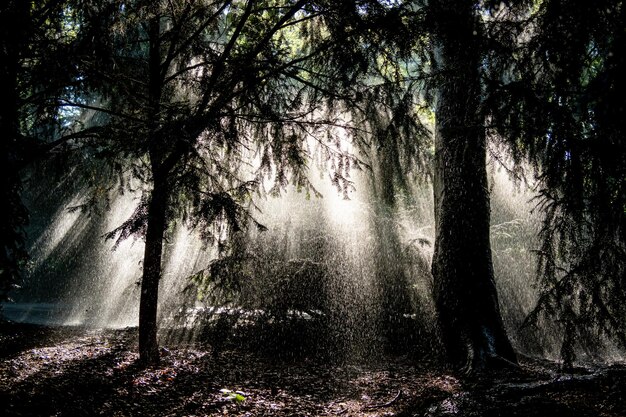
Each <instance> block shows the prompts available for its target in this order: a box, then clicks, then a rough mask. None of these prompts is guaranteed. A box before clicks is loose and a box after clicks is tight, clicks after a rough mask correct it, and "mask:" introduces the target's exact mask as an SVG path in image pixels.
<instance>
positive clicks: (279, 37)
mask: <svg viewBox="0 0 626 417" xmlns="http://www.w3.org/2000/svg"><path fill="white" fill-rule="evenodd" d="M305 6H306V7H305ZM107 11H108V13H107ZM85 13H86V14H87V16H86V17H85V19H86V21H87V22H89V21H93V23H92V24H93V25H98V26H99V27H102V28H103V29H104V30H103V31H102V35H101V39H100V40H99V41H98V44H99V45H100V49H101V53H100V54H99V60H98V61H95V62H93V63H92V64H91V66H90V67H89V68H88V69H87V73H90V72H93V73H94V74H97V75H96V78H98V79H100V80H102V85H101V86H100V88H99V89H95V90H94V96H95V95H96V93H97V94H98V98H97V100H98V101H97V102H96V101H94V100H92V101H89V100H88V97H87V99H81V100H75V101H72V102H69V101H68V102H67V103H66V104H67V106H69V107H75V108H87V109H92V110H94V111H96V112H99V113H102V114H106V115H107V118H108V121H107V123H106V125H105V126H106V134H103V135H101V137H100V140H99V141H98V142H97V146H98V147H99V148H100V149H102V152H101V155H102V156H103V157H105V158H106V159H107V160H109V162H110V163H111V164H117V165H118V166H119V170H120V173H121V177H128V176H132V177H134V178H135V179H136V180H140V181H142V182H143V183H144V184H146V185H147V186H146V187H145V188H144V197H143V198H142V200H141V202H140V203H139V205H138V207H137V209H136V211H135V214H134V215H133V216H132V217H131V218H130V219H128V221H126V222H125V223H124V224H123V225H121V226H120V227H119V228H118V229H116V230H114V231H112V232H111V233H110V234H109V237H117V238H118V239H124V238H127V237H129V236H131V235H136V236H142V237H145V252H144V260H143V277H142V283H141V299H140V316H139V352H140V359H141V361H142V362H143V363H145V364H153V363H156V362H158V360H159V352H158V344H157V317H158V316H157V302H158V288H159V280H160V278H161V271H162V269H161V268H162V265H161V264H162V253H163V241H164V239H165V236H166V235H167V232H168V228H169V226H170V225H172V224H173V223H174V222H175V221H177V220H179V221H180V220H183V221H185V222H186V223H187V225H188V226H190V227H192V228H194V229H196V230H199V231H200V232H201V233H202V235H203V236H204V237H205V238H207V240H209V239H213V240H214V241H216V242H217V243H218V244H221V243H222V242H223V240H224V239H225V237H226V236H228V234H229V230H230V231H236V230H239V229H240V228H242V227H244V224H245V223H246V222H247V221H252V222H253V223H254V220H253V219H252V218H251V216H250V214H249V210H248V205H249V204H250V200H251V195H252V193H253V192H257V191H263V189H264V187H265V183H266V182H267V181H266V180H267V179H268V178H271V179H272V180H273V186H272V188H271V189H270V190H269V191H270V192H279V191H280V190H281V189H282V188H284V187H285V186H286V185H287V184H288V183H293V184H294V185H295V186H296V187H297V188H298V189H300V190H304V191H306V192H307V193H310V192H313V193H315V192H316V191H315V190H314V189H313V188H312V187H311V185H310V183H309V182H308V180H307V178H306V175H305V165H306V161H307V155H308V152H309V151H308V146H309V142H310V140H311V138H312V139H313V140H314V141H317V144H318V146H321V147H322V148H323V152H324V153H325V155H326V156H327V157H328V158H332V159H335V160H340V161H341V163H339V164H338V166H347V165H349V161H350V160H352V159H353V158H352V157H351V156H350V155H347V154H344V153H342V152H340V151H339V150H338V149H337V148H336V147H335V145H334V143H335V141H332V142H330V143H328V142H326V141H322V140H319V137H320V136H319V135H316V133H319V129H320V128H321V127H324V126H336V127H338V128H342V127H343V124H342V123H341V122H340V121H339V120H336V119H334V118H332V117H331V116H330V114H331V113H330V112H329V111H328V109H327V108H325V106H324V105H325V102H324V100H323V97H324V96H323V95H322V94H321V93H320V92H321V91H324V88H323V87H322V85H324V84H325V85H326V88H328V87H329V86H330V85H331V84H332V79H333V72H332V71H325V72H323V73H322V72H317V71H315V68H316V67H317V68H321V67H322V66H323V65H327V64H326V63H325V60H324V57H323V55H324V54H325V53H326V52H327V51H329V50H330V49H332V48H333V47H335V45H337V44H338V41H337V40H336V39H330V38H329V37H328V35H327V34H325V33H324V32H323V31H322V30H321V29H320V27H321V19H320V16H321V12H320V9H317V8H316V7H314V6H311V5H308V2H306V1H303V0H298V1H289V2H273V1H268V2H255V1H223V2H203V1H199V2H182V1H180V2H157V3H154V2H141V1H139V2H125V1H115V2H111V3H107V4H106V5H104V6H102V8H100V9H98V10H94V11H93V12H90V11H87V12H85ZM89 13H92V16H93V19H92V17H90V16H89ZM298 35H300V36H302V37H303V38H304V39H307V40H308V41H309V42H303V41H302V40H299V39H297V36H298ZM322 74H323V75H322ZM103 127H104V126H103ZM254 159H256V160H257V161H258V162H257V163H256V166H255V165H254V163H250V162H249V161H250V160H254ZM343 174H344V172H343V169H342V168H338V169H337V172H335V174H334V178H335V181H336V182H337V183H338V184H339V183H341V182H342V181H343Z"/></svg>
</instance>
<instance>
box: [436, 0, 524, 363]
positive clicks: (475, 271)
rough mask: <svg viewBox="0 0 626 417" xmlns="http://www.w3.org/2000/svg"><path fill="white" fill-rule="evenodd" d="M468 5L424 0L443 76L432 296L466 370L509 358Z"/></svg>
mask: <svg viewBox="0 0 626 417" xmlns="http://www.w3.org/2000/svg"><path fill="white" fill-rule="evenodd" d="M473 3H474V2H473V1H468V0H463V1H459V0H439V1H435V2H433V3H431V7H432V12H433V14H434V15H433V18H434V19H435V21H436V22H437V29H436V42H435V51H434V55H435V61H436V64H437V69H438V70H439V71H442V79H443V81H442V82H441V84H440V85H439V86H438V95H437V105H436V118H437V122H436V132H435V178H434V192H435V220H436V237H435V250H434V254H433V264H432V272H433V277H434V297H435V303H436V306H437V310H438V315H439V325H440V329H441V332H442V338H443V342H444V344H445V346H446V350H447V354H448V358H449V359H450V360H451V362H452V363H453V365H454V366H456V367H461V366H464V367H465V368H466V370H468V371H470V370H479V369H482V368H484V367H487V366H491V365H493V364H496V363H498V359H500V361H499V362H500V363H502V359H504V360H506V361H510V362H515V361H516V358H515V353H514V351H513V349H512V347H511V344H510V342H509V340H508V337H507V335H506V333H505V330H504V326H503V322H502V318H501V315H500V309H499V305H498V297H497V293H496V287H495V283H494V278H493V266H492V259H491V247H490V241H489V226H490V224H489V223H490V207H489V190H488V184H487V172H486V138H485V130H484V126H483V123H484V121H483V119H482V117H481V115H480V111H479V107H480V95H481V88H480V73H479V66H480V60H481V57H480V52H479V51H480V49H479V42H478V40H477V39H478V36H476V35H478V33H477V31H478V30H479V29H478V27H477V25H476V17H475V16H474V10H473ZM494 360H495V361H494Z"/></svg>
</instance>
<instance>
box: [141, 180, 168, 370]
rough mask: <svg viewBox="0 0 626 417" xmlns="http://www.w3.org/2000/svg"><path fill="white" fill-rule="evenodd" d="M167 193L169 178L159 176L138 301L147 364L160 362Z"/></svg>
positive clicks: (151, 208)
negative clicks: (159, 315)
mask: <svg viewBox="0 0 626 417" xmlns="http://www.w3.org/2000/svg"><path fill="white" fill-rule="evenodd" d="M167 194H168V186H167V178H165V176H164V175H161V174H156V175H155V176H154V188H153V189H152V193H151V196H150V204H149V205H148V228H147V231H146V246H145V250H144V259H143V278H142V280H141V299H140V302H139V358H140V361H141V362H142V363H143V364H145V365H154V364H157V363H158V362H159V346H158V343H157V305H158V299H159V281H160V279H161V272H162V271H161V269H162V267H161V262H162V254H163V234H164V233H165V228H166V224H167V219H166V213H167Z"/></svg>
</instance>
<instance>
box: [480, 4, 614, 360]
mask: <svg viewBox="0 0 626 417" xmlns="http://www.w3.org/2000/svg"><path fill="white" fill-rule="evenodd" d="M503 15H506V16H507V17H506V18H509V17H508V16H510V15H511V11H508V10H506V11H504V12H503ZM516 20H517V25H518V26H519V25H520V24H523V26H524V27H526V30H525V31H521V30H519V29H518V32H517V33H518V36H517V37H516V38H514V39H515V42H510V43H509V45H508V46H506V45H504V42H502V39H501V40H500V42H499V45H500V47H501V50H502V51H506V53H508V54H509V55H510V56H511V55H512V56H514V57H515V59H508V60H507V63H506V68H505V69H503V68H502V67H500V68H494V72H496V73H499V74H502V73H503V72H505V73H506V74H507V76H506V77H502V76H501V75H499V76H498V77H497V79H496V80H492V81H494V82H493V83H491V84H490V88H489V89H488V92H489V95H490V100H489V101H488V103H487V107H488V108H489V112H490V115H491V117H492V119H493V121H494V123H493V126H494V128H495V129H494V130H495V132H496V133H497V135H498V136H499V138H500V141H501V142H503V144H504V145H505V146H506V147H507V148H508V149H510V150H511V153H512V155H513V156H514V158H515V159H516V161H517V162H522V163H520V164H519V166H518V169H522V165H523V162H524V161H530V162H531V163H532V165H533V168H534V169H535V170H536V171H537V175H538V179H539V184H540V187H539V196H538V198H537V203H538V208H540V209H541V210H542V211H543V212H544V213H545V217H544V220H543V225H542V229H541V232H540V238H541V246H540V248H539V250H538V259H539V265H538V266H539V268H538V272H539V277H540V284H541V287H540V288H541V296H540V298H539V300H538V303H537V306H536V308H535V309H534V311H533V312H532V313H531V314H530V316H529V317H528V319H527V322H526V324H533V323H535V324H536V323H538V322H539V321H540V320H543V319H545V320H556V321H558V322H559V323H560V324H559V325H558V327H560V328H561V331H562V332H563V346H562V351H563V352H564V353H567V352H572V353H574V352H575V351H576V350H578V349H580V348H583V347H587V348H588V349H590V350H591V351H592V352H593V351H595V350H597V348H598V347H599V346H598V345H599V344H601V343H602V342H601V340H602V337H609V338H611V339H613V340H614V341H616V342H617V343H619V344H621V345H622V346H625V345H626V339H624V332H623V327H624V324H625V322H624V317H626V314H625V310H624V303H623V300H624V296H625V295H626V286H625V283H626V282H625V281H624V276H625V271H626V264H625V260H626V235H625V233H624V230H625V228H624V227H625V226H624V225H625V224H626V211H625V210H624V207H626V171H625V167H626V164H625V161H626V147H625V146H624V140H623V137H624V125H623V123H622V122H621V121H620V120H621V117H620V116H619V114H621V113H620V112H623V109H624V98H623V97H624V89H625V84H624V80H623V77H622V76H620V75H618V74H621V73H623V71H624V70H625V68H626V67H625V65H626V59H625V55H624V53H623V49H624V48H623V45H624V31H623V28H624V23H625V21H626V14H625V10H624V4H623V2H621V1H617V2H614V1H602V2H594V3H593V4H591V3H588V2H584V1H571V2H564V1H560V0H545V1H541V2H534V8H533V10H532V11H531V12H527V13H526V14H525V15H523V16H522V18H521V19H520V18H519V17H518V18H517V19H516ZM531 25H532V26H531ZM528 27H532V30H529V29H528ZM513 54H514V55H513ZM582 341H584V342H582ZM574 343H577V344H578V346H576V347H574V346H572V345H573V344H574ZM585 345H586V346H585ZM564 356H569V360H567V358H564V360H565V362H570V363H569V364H570V365H571V361H572V360H573V359H574V357H573V356H572V354H569V355H564Z"/></svg>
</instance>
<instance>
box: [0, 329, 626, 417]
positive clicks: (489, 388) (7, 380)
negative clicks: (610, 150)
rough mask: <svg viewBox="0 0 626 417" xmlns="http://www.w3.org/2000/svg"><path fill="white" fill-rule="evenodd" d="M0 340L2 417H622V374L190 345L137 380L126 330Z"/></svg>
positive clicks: (625, 377) (48, 332)
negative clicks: (462, 369)
mask: <svg viewBox="0 0 626 417" xmlns="http://www.w3.org/2000/svg"><path fill="white" fill-rule="evenodd" d="M0 330H1V331H2V335H1V336H0V337H2V338H1V339H0V341H2V345H3V347H2V351H1V352H2V357H1V358H0V359H1V362H0V415H3V416H38V415H42V416H43V415H56V416H94V415H103V416H157V415H158V416H216V415H232V416H335V415H341V416H398V417H400V416H403V417H404V416H406V417H413V416H432V417H436V416H455V415H456V416H550V417H557V416H624V415H626V406H624V404H623V401H622V399H623V398H626V388H625V387H626V369H625V368H624V367H621V366H613V367H605V368H597V369H580V370H578V372H576V373H568V374H563V373H560V372H559V371H558V368H556V367H555V366H554V364H550V363H541V362H538V361H530V360H527V361H526V362H527V363H526V364H525V365H524V367H523V368H524V369H523V371H520V372H515V373H514V374H512V373H509V374H502V373H501V374H497V375H490V376H484V377H481V378H478V379H473V380H469V379H463V380H462V379H460V378H458V377H455V376H454V375H452V374H450V373H448V372H445V371H444V370H441V369H436V367H434V366H432V365H430V366H420V365H419V364H418V362H419V361H416V360H415V358H409V357H407V356H393V357H385V358H381V359H380V360H378V361H375V362H372V363H368V364H358V363H350V361H329V360H328V357H324V358H316V357H310V356H307V355H294V356H291V357H289V358H288V359H287V358H285V357H278V356H272V355H266V354H261V353H259V352H258V351H257V352H254V351H251V350H249V349H243V348H242V349H237V348H236V347H233V346H228V348H227V349H221V350H220V351H219V352H214V351H213V350H212V347H211V346H210V345H200V344H197V345H188V346H186V347H185V348H181V347H178V348H167V349H166V348H164V349H162V352H161V353H162V361H161V364H160V365H159V366H157V367H154V368H150V369H141V368H139V367H138V366H137V365H136V360H137V355H136V354H135V353H134V352H135V349H136V339H135V329H127V330H119V331H89V330H84V329H42V328H32V327H28V326H26V327H23V326H22V327H20V326H11V325H4V326H3V327H1V328H0ZM235 392H239V394H238V395H235V394H234V393H235Z"/></svg>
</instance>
